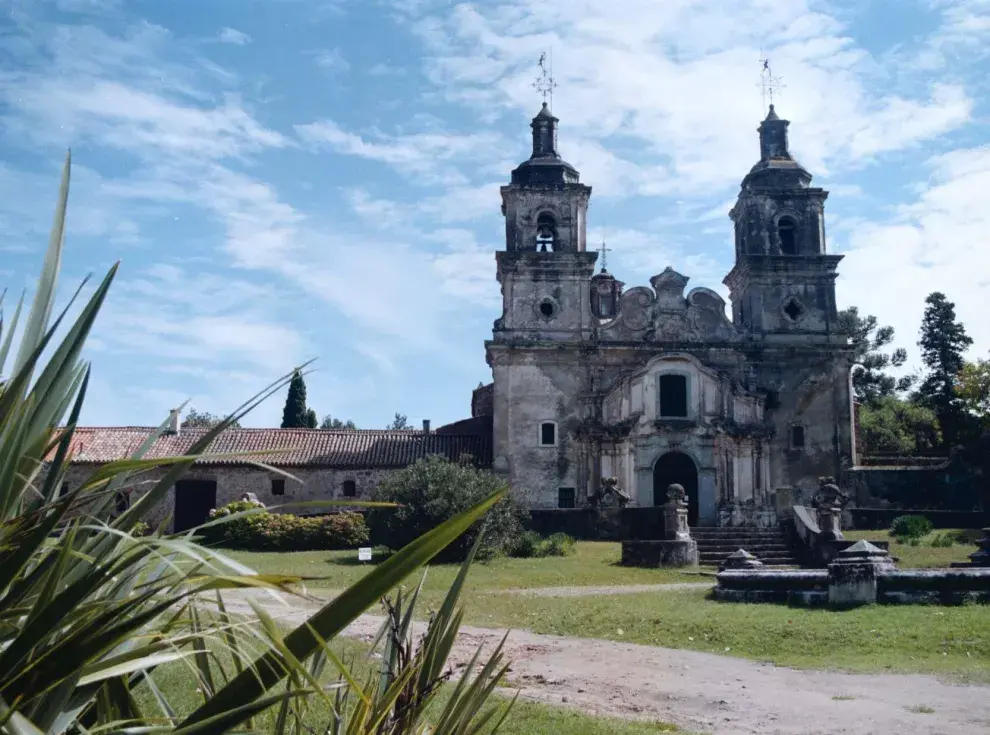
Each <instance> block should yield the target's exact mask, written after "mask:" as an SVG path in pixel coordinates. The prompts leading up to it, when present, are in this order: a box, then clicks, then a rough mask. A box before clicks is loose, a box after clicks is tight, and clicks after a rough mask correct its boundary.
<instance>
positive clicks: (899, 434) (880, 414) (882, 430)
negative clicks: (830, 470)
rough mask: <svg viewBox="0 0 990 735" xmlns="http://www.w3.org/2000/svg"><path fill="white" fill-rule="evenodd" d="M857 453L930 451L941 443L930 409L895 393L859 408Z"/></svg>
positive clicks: (932, 412) (902, 454) (912, 453)
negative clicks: (858, 444)
mask: <svg viewBox="0 0 990 735" xmlns="http://www.w3.org/2000/svg"><path fill="white" fill-rule="evenodd" d="M859 440H860V442H861V446H860V453H861V454H865V455H869V454H887V455H897V456H899V457H909V456H919V455H925V454H930V453H931V452H932V450H934V449H936V448H937V447H938V446H939V445H940V444H941V443H942V436H941V432H940V431H939V427H938V420H937V419H936V418H935V412H934V411H932V409H930V408H927V407H926V406H922V405H920V404H919V403H916V402H914V401H908V400H903V399H901V398H898V397H897V396H891V395H888V396H882V397H881V398H878V399H876V400H875V401H873V402H871V403H864V404H862V405H861V406H860V407H859Z"/></svg>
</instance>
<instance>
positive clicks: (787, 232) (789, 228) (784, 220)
mask: <svg viewBox="0 0 990 735" xmlns="http://www.w3.org/2000/svg"><path fill="white" fill-rule="evenodd" d="M777 236H778V237H779V238H780V252H781V253H782V254H784V255H797V222H795V221H794V220H793V219H792V218H790V217H781V218H780V219H779V220H777Z"/></svg>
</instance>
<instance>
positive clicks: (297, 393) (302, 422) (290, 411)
mask: <svg viewBox="0 0 990 735" xmlns="http://www.w3.org/2000/svg"><path fill="white" fill-rule="evenodd" d="M309 418H310V417H309V411H308V410H307V408H306V383H305V381H303V377H302V373H300V372H299V371H298V370H297V371H296V372H295V373H293V374H292V380H291V381H289V395H287V396H286V397H285V408H284V409H283V410H282V428H283V429H306V428H309Z"/></svg>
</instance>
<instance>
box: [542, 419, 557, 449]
mask: <svg viewBox="0 0 990 735" xmlns="http://www.w3.org/2000/svg"><path fill="white" fill-rule="evenodd" d="M556 444H557V424H555V423H554V422H553V421H544V422H543V423H542V424H540V446H544V447H552V446H555V445H556Z"/></svg>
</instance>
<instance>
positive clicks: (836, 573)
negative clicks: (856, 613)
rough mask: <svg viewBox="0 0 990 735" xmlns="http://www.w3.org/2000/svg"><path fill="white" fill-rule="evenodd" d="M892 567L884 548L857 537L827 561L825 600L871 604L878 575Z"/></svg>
mask: <svg viewBox="0 0 990 735" xmlns="http://www.w3.org/2000/svg"><path fill="white" fill-rule="evenodd" d="M892 569H894V562H893V560H892V559H891V558H890V556H888V555H887V552H886V551H884V550H883V549H881V548H878V547H876V546H874V545H873V544H871V543H870V542H869V541H857V542H856V543H855V544H853V545H852V546H850V547H849V548H848V549H845V550H843V551H840V552H839V555H838V557H837V558H836V560H835V561H833V562H832V563H831V564H829V565H828V604H829V605H830V606H835V607H853V606H856V605H870V604H872V603H874V602H876V601H877V577H878V576H879V575H880V574H882V573H883V572H885V571H889V570H892Z"/></svg>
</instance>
